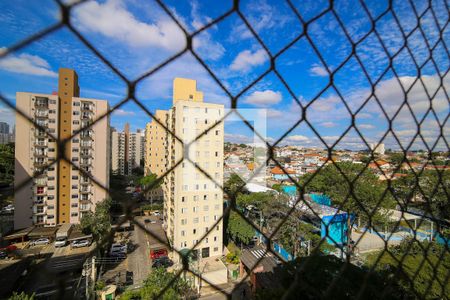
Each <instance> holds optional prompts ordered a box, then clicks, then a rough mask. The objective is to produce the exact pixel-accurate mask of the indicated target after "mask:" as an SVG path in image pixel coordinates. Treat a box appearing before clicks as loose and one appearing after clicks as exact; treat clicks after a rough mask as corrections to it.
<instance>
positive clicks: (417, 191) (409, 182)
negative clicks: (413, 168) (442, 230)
mask: <svg viewBox="0 0 450 300" xmlns="http://www.w3.org/2000/svg"><path fill="white" fill-rule="evenodd" d="M392 186H393V189H394V191H395V195H396V196H397V198H398V199H399V200H400V201H401V202H402V203H403V204H404V205H405V206H407V205H409V204H410V203H411V201H412V200H424V201H421V202H419V203H420V206H421V208H422V209H424V210H425V211H427V212H431V213H432V214H433V215H434V216H435V217H437V218H442V219H449V218H450V205H449V204H448V195H450V170H445V171H437V170H424V171H423V172H422V173H421V174H420V176H418V175H414V174H413V173H412V172H410V173H408V175H407V176H405V177H401V178H399V179H397V180H395V181H393V182H392Z"/></svg>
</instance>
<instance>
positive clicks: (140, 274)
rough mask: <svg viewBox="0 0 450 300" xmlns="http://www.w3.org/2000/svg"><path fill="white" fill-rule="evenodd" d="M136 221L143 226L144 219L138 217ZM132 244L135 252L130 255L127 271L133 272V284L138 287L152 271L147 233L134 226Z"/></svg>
mask: <svg viewBox="0 0 450 300" xmlns="http://www.w3.org/2000/svg"><path fill="white" fill-rule="evenodd" d="M136 220H137V221H138V222H140V223H142V224H143V218H142V217H136ZM130 242H131V244H132V245H133V247H134V250H132V251H130V253H129V254H128V257H127V259H126V263H127V270H128V271H132V272H133V284H135V285H136V284H140V283H142V282H143V281H144V279H145V278H147V276H148V274H149V273H150V270H151V262H150V259H149V254H150V253H149V250H148V237H147V233H146V232H145V231H144V230H142V229H141V228H140V227H138V226H134V230H133V232H132V234H131V237H130Z"/></svg>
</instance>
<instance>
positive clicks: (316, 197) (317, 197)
mask: <svg viewBox="0 0 450 300" xmlns="http://www.w3.org/2000/svg"><path fill="white" fill-rule="evenodd" d="M310 195H311V200H312V201H314V202H316V203H318V204H323V205H328V206H331V199H330V197H328V196H327V195H323V194H310Z"/></svg>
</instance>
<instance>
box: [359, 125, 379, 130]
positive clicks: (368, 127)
mask: <svg viewBox="0 0 450 300" xmlns="http://www.w3.org/2000/svg"><path fill="white" fill-rule="evenodd" d="M357 127H358V128H361V129H374V128H375V126H374V125H371V124H360V125H357Z"/></svg>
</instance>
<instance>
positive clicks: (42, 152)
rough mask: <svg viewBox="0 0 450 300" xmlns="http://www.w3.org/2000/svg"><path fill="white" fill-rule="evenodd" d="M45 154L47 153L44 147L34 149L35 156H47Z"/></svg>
mask: <svg viewBox="0 0 450 300" xmlns="http://www.w3.org/2000/svg"><path fill="white" fill-rule="evenodd" d="M47 154H48V153H47V151H46V150H45V149H42V148H40V149H36V150H35V151H34V155H35V156H47Z"/></svg>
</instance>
